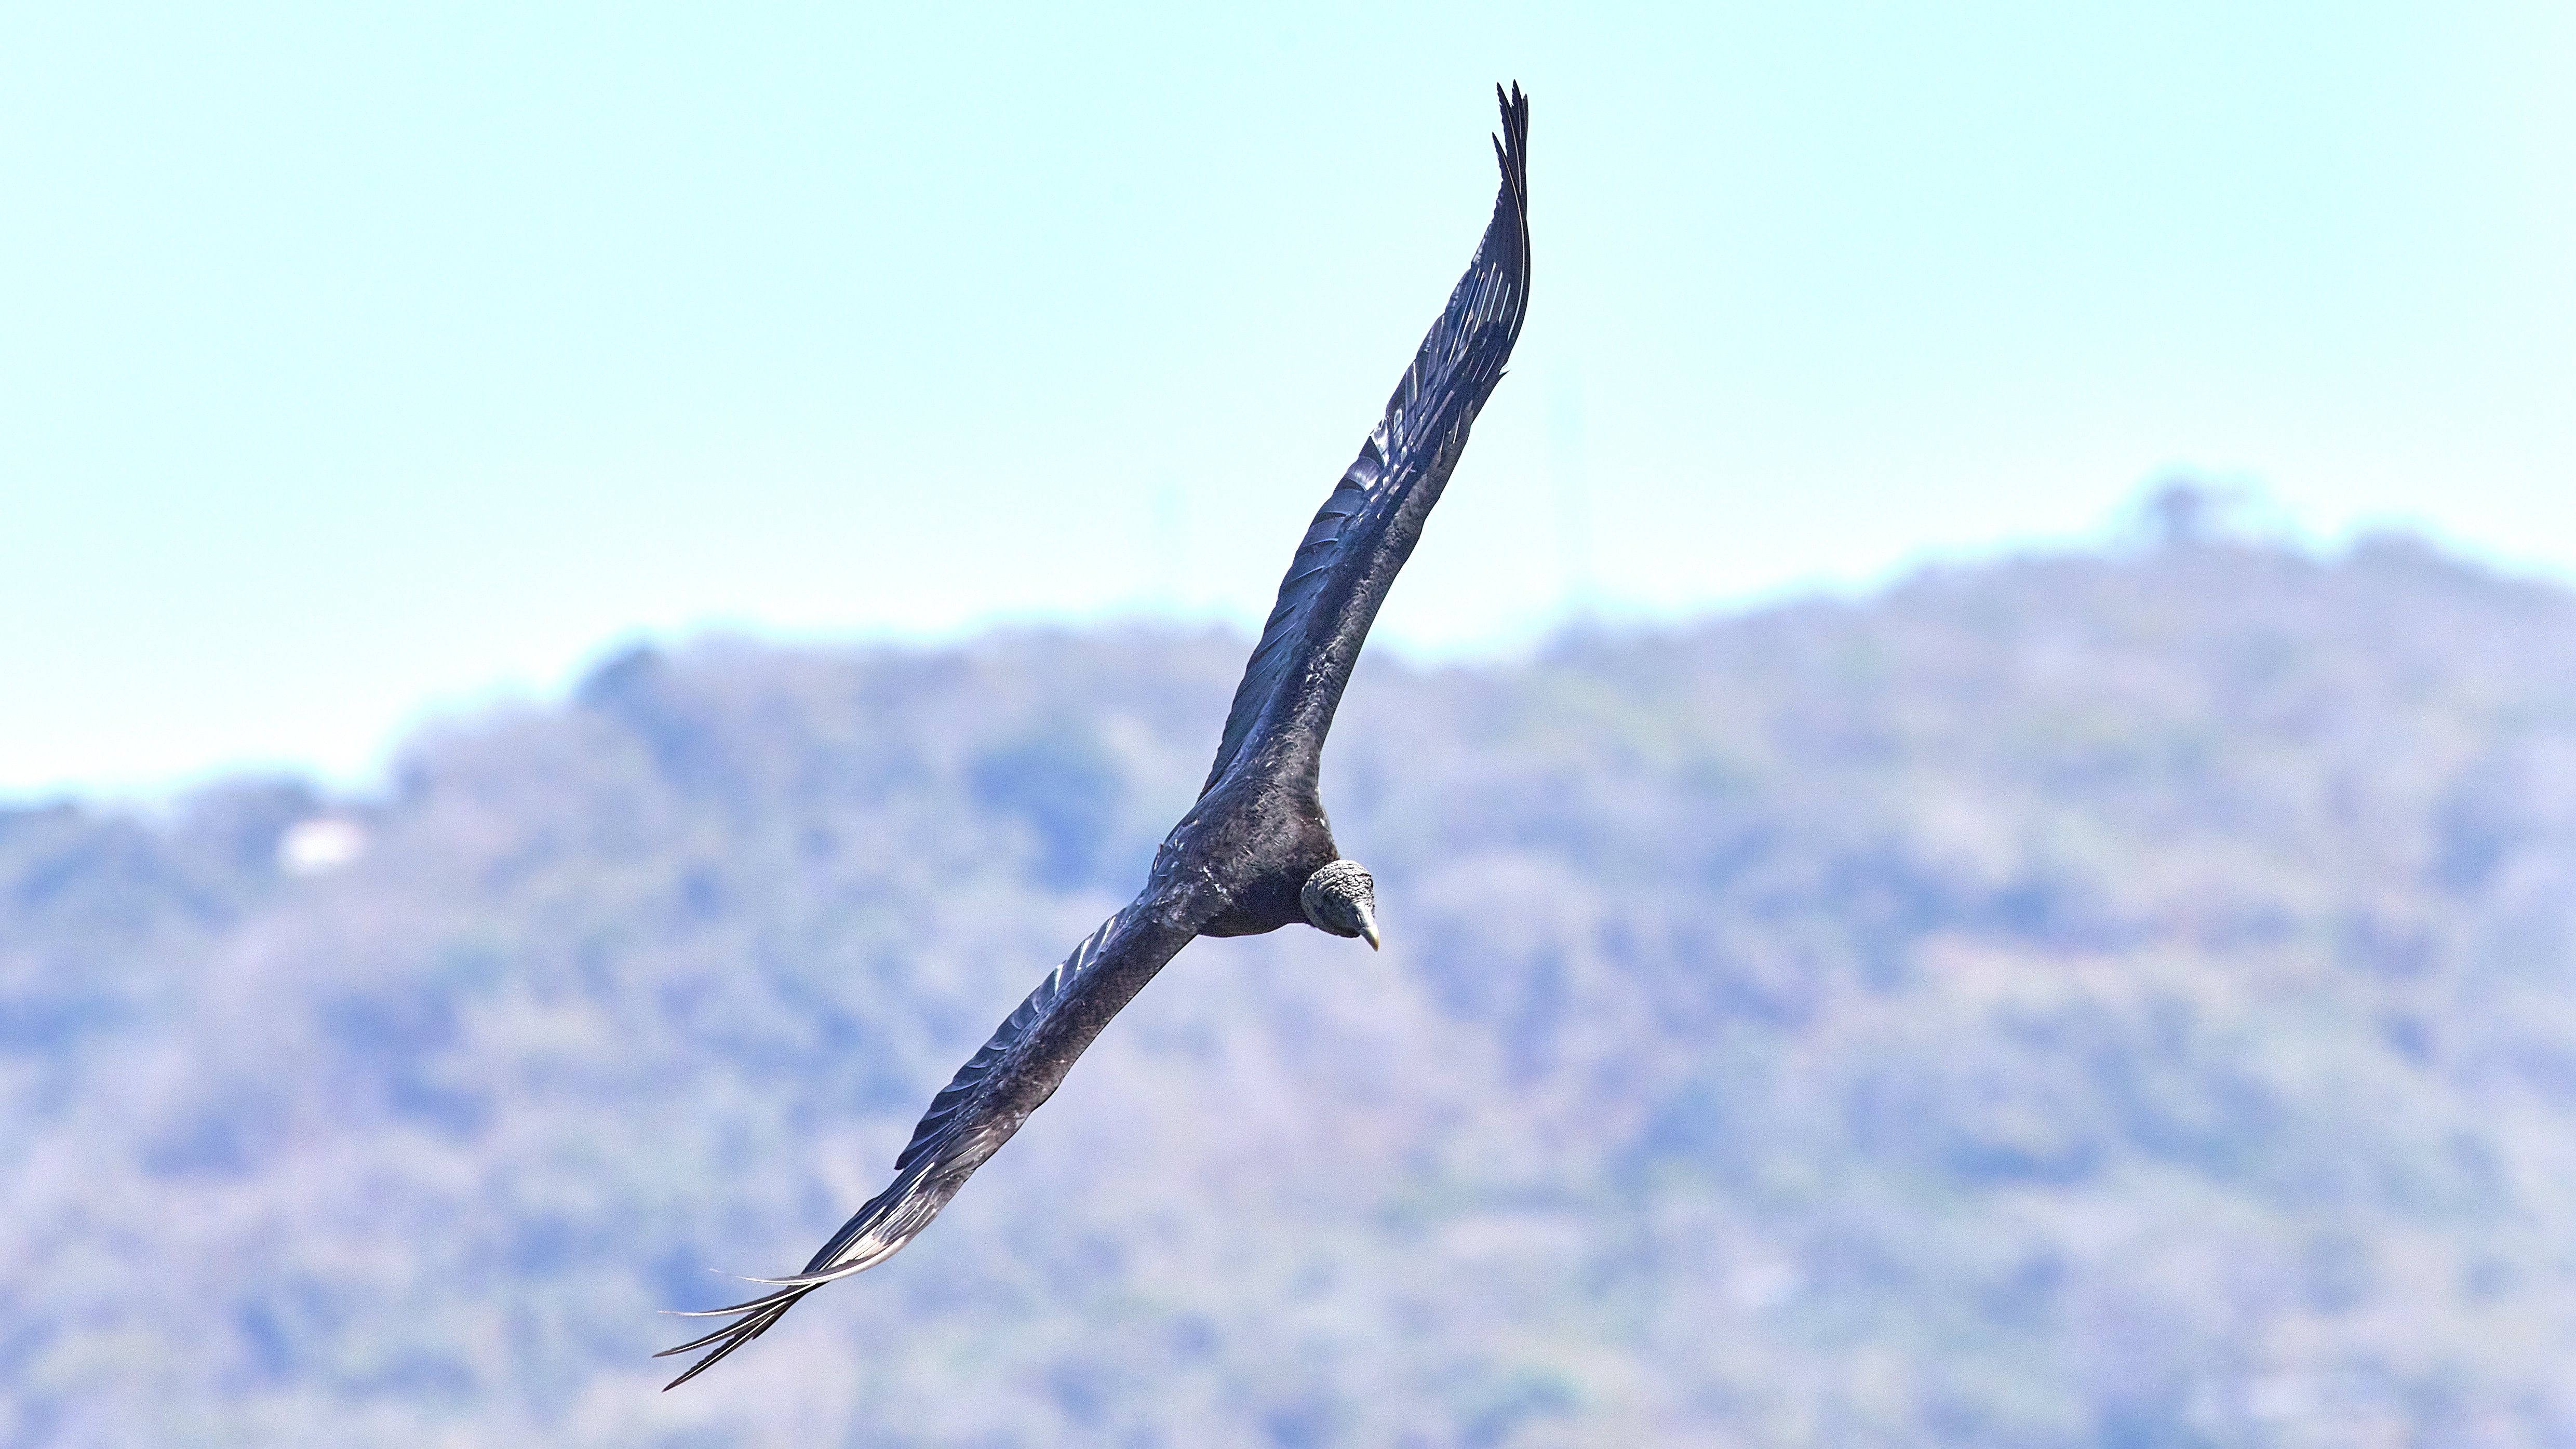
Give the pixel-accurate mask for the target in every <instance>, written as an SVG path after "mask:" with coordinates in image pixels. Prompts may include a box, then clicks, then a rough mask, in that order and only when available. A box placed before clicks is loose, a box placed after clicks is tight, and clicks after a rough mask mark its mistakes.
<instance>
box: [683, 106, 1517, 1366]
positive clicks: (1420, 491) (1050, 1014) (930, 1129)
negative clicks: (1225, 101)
mask: <svg viewBox="0 0 2576 1449" xmlns="http://www.w3.org/2000/svg"><path fill="white" fill-rule="evenodd" d="M1497 95H1498V96H1501V93H1500V92H1499V91H1498V92H1497ZM1501 99H1502V110H1503V135H1502V136H1501V137H1500V138H1498V139H1497V140H1496V142H1495V147H1494V149H1495V155H1496V158H1497V160H1498V161H1499V162H1500V163H1501V166H1502V172H1503V185H1502V191H1501V194H1500V195H1499V196H1497V197H1496V199H1495V202H1494V219H1493V221H1492V223H1491V224H1490V225H1489V226H1487V228H1486V230H1485V236H1484V240H1483V242H1482V243H1481V244H1480V245H1479V246H1478V248H1477V250H1476V257H1475V260H1474V261H1473V262H1471V263H1470V264H1469V265H1468V268H1467V273H1466V275H1465V276H1464V277H1462V278H1460V279H1459V282H1458V286H1457V288H1456V290H1454V291H1453V292H1452V293H1451V294H1450V297H1449V305H1448V306H1447V308H1446V309H1444V310H1443V311H1442V313H1441V316H1440V319H1439V321H1437V322H1436V323H1434V324H1433V325H1432V328H1431V331H1430V334H1429V335H1428V336H1426V337H1424V338H1423V340H1422V346H1421V348H1420V349H1419V350H1418V351H1417V352H1416V353H1415V354H1414V359H1413V365H1412V366H1411V367H1410V368H1408V369H1406V371H1405V375H1404V379H1403V381H1401V382H1400V383H1398V384H1397V386H1396V389H1395V394H1394V396H1392V397H1391V398H1389V399H1388V400H1387V407H1386V413H1385V415H1384V416H1383V417H1382V418H1381V419H1380V421H1379V423H1378V425H1377V428H1376V429H1375V430H1374V431H1373V432H1371V433H1370V435H1369V439H1368V442H1367V443H1366V444H1365V445H1363V446H1362V448H1361V449H1360V455H1359V457H1358V458H1357V459H1356V460H1355V461H1354V462H1353V463H1352V464H1351V466H1350V468H1349V469H1348V470H1346V471H1345V472H1344V473H1343V475H1342V478H1341V481H1340V482H1339V483H1337V484H1336V485H1335V486H1334V489H1333V492H1332V495H1331V496H1330V497H1329V498H1327V499H1326V500H1325V502H1324V506H1323V508H1322V509H1321V510H1319V511H1318V512H1317V513H1316V515H1315V521H1314V523H1313V524H1312V525H1310V526H1309V527H1308V528H1307V530H1306V537H1305V539H1304V540H1303V541H1302V542H1301V543H1300V544H1299V545H1298V548H1297V553H1296V556H1295V558H1294V559H1293V560H1292V561H1291V562H1290V564H1289V566H1288V575H1287V577H1286V578H1285V579H1283V580H1282V581H1281V582H1280V585H1279V602H1278V604H1277V606H1276V607H1275V608H1273V609H1272V610H1271V614H1270V618H1269V620H1268V622H1267V623H1265V624H1264V625H1263V628H1262V633H1261V641H1260V643H1259V644H1257V645H1255V646H1254V648H1253V651H1252V658H1251V660H1250V662H1249V663H1248V664H1247V665H1246V666H1245V668H1244V675H1243V682H1242V684H1241V685H1240V686H1239V687H1237V689H1236V691H1235V696H1234V705H1233V708H1232V709H1231V710H1230V711H1229V713H1228V714H1227V717H1226V724H1225V733H1224V736H1223V738H1222V740H1221V741H1220V742H1219V744H1218V746H1217V754H1216V762H1215V764H1214V766H1213V767H1211V768H1210V770H1209V771H1208V779H1207V784H1206V785H1205V786H1203V787H1202V788H1201V790H1200V793H1199V798H1198V800H1197V802H1196V803H1195V804H1193V805H1192V806H1191V807H1190V810H1189V813H1188V814H1186V815H1184V816H1182V817H1181V822H1180V823H1179V824H1178V825H1176V826H1174V827H1173V828H1172V833H1171V835H1170V836H1169V837H1167V838H1166V839H1165V840H1164V842H1163V844H1162V848H1161V849H1160V850H1158V851H1156V852H1155V856H1154V865H1153V869H1152V871H1151V872H1150V874H1149V875H1148V876H1147V878H1146V882H1145V888H1144V890H1143V891H1142V892H1141V893H1139V894H1138V895H1137V897H1136V899H1135V900H1133V901H1131V902H1129V903H1128V904H1127V906H1126V907H1125V908H1124V909H1122V910H1120V911H1119V912H1118V913H1117V914H1116V915H1114V916H1111V917H1110V918H1109V919H1108V920H1107V921H1104V922H1102V923H1101V925H1100V928H1099V929H1098V930H1096V931H1094V932H1092V933H1091V935H1090V936H1088V937H1086V938H1085V939H1084V940H1083V942H1082V944H1081V945H1079V946H1076V947H1075V948H1074V950H1073V954H1072V955H1070V956H1068V957H1066V958H1065V961H1064V964H1063V965H1061V966H1058V967H1057V968H1056V969H1055V970H1054V971H1053V972H1051V973H1049V974H1048V976H1047V978H1046V979H1045V980H1044V981H1042V982H1040V983H1039V984H1038V988H1037V989H1036V990H1035V991H1032V992H1030V993H1029V996H1028V999H1027V1000H1025V1001H1023V1002H1021V1003H1020V1006H1019V1009H1018V1010H1016V1011H1013V1012H1012V1013H1011V1015H1010V1016H1009V1018H1008V1019H1006V1020H1005V1021H1004V1022H1003V1023H1002V1025H1001V1026H1000V1027H999V1028H998V1029H996V1030H995V1031H994V1033H993V1035H992V1038H991V1040H989V1041H987V1042H986V1043H985V1044H984V1046H983V1048H982V1049H981V1050H979V1051H977V1052H976V1053H975V1055H974V1057H973V1058H972V1059H971V1060H969V1061H968V1062H967V1063H966V1065H965V1066H963V1067H961V1068H959V1069H958V1072H957V1075H956V1076H955V1078H953V1079H952V1080H951V1081H950V1082H949V1084H948V1085H947V1086H946V1087H944V1088H942V1089H941V1090H940V1092H939V1095H938V1096H937V1097H935V1098H933V1099H932V1101H931V1104H930V1110H929V1112H927V1113H926V1114H925V1115H924V1116H923V1117H922V1119H921V1123H920V1125H919V1126H918V1127H916V1128H914V1129H913V1135H912V1141H911V1143H910V1144H909V1145H907V1146H906V1147H905V1148H904V1150H903V1154H902V1155H901V1156H900V1157H898V1158H897V1159H896V1160H895V1179H894V1182H893V1184H892V1185H890V1186H889V1187H887V1188H886V1190H885V1191H884V1192H882V1193H879V1194H878V1195H877V1196H876V1197H874V1198H872V1199H870V1200H869V1201H868V1203H867V1204H866V1206H864V1207H862V1208H860V1209H859V1211H858V1213H857V1214H856V1215H855V1216H853V1217H852V1218H851V1219H850V1221H849V1222H848V1223H847V1224H845V1225H843V1227H842V1228H841V1230H840V1231H839V1232H838V1233H836V1234H834V1235H833V1237H832V1240H831V1241H830V1242H828V1243H826V1244H824V1245H823V1248H822V1251H820V1252H818V1253H816V1254H815V1255H814V1257H813V1260H812V1261H811V1262H809V1263H807V1264H806V1266H805V1271H804V1272H802V1273H800V1274H797V1275H796V1276H794V1277H791V1278H778V1279H765V1280H760V1281H764V1282H768V1283H771V1284H773V1285H774V1286H775V1288H776V1291H775V1292H772V1293H768V1294H765V1295H763V1296H761V1297H758V1298H755V1299H752V1300H751V1301H749V1302H746V1303H738V1304H735V1305H733V1306H731V1307H728V1308H719V1309H713V1310H707V1311H706V1312H705V1313H703V1314H700V1315H695V1316H706V1317H727V1318H731V1319H733V1321H732V1322H731V1323H728V1324H727V1325H726V1326H724V1327H723V1328H720V1329H718V1330H716V1331H715V1332H713V1333H710V1334H708V1335H706V1336H705V1337H703V1338H700V1339H697V1340H696V1341H694V1342H691V1343H685V1344H682V1345H680V1346H679V1347H677V1348H673V1349H668V1350H665V1354H679V1353H689V1352H692V1351H694V1350H698V1349H705V1350H707V1353H706V1356H705V1357H704V1358H702V1359H700V1360H699V1361H698V1362H697V1363H696V1364H694V1365H692V1366H691V1367H690V1369H689V1371H688V1372H687V1373H684V1374H682V1375H680V1377H678V1378H677V1379H674V1380H672V1381H671V1385H670V1386H671V1387H674V1388H676V1387H678V1386H679V1385H680V1384H683V1383H686V1382H688V1381H689V1380H690V1379H691V1378H694V1377H695V1376H697V1375H698V1374H699V1373H701V1372H703V1371H705V1370H706V1369H707V1368H708V1367H709V1366H710V1365H712V1364H714V1363H715V1362H716V1361H717V1360H718V1359H721V1358H723V1357H724V1356H725V1355H726V1354H729V1353H731V1352H732V1351H733V1350H735V1349H737V1348H739V1347H741V1346H742V1345H743V1344H745V1343H748V1342H750V1341H751V1340H752V1339H754V1338H757V1337H759V1336H760V1335H761V1334H762V1333H765V1332H767V1331H768V1329H769V1326H770V1325H771V1324H773V1323H775V1322H777V1320H778V1318H779V1315H781V1314H783V1313H785V1312H786V1311H787V1310H788V1309H789V1308H791V1307H793V1306H794V1305H795V1304H796V1303H797V1301H798V1300H800V1299H802V1298H803V1297H804V1296H805V1295H806V1294H808V1293H811V1292H813V1291H814V1290H815V1289H817V1288H819V1287H821V1286H822V1285H823V1284H825V1283H828V1282H831V1281H833V1280H834V1279H837V1278H844V1277H847V1276H849V1275H850V1274H852V1273H856V1272H859V1271H861V1270H863V1269H866V1268H870V1267H873V1266H875V1265H876V1264H878V1263H881V1262H883V1261H885V1260H886V1259H887V1258H889V1257H892V1256H893V1255H894V1254H895V1252H896V1251H898V1250H899V1249H901V1248H902V1247H903V1245H904V1244H905V1243H908V1242H910V1241H911V1240H912V1238H913V1237H914V1235H915V1234H917V1233H919V1232H920V1231H921V1230H922V1229H923V1228H924V1227H926V1226H928V1224H929V1222H930V1220H931V1219H932V1218H933V1217H935V1216H936V1215H937V1214H938V1212H939V1210H940V1209H941V1208H942V1207H944V1206H946V1205H947V1202H948V1200H949V1199H950V1198H951V1197H953V1196H955V1195H956V1193H957V1190H958V1189H959V1188H960V1187H962V1186H964V1185H965V1182H966V1179H967V1178H968V1177H970V1176H972V1175H973V1173H974V1171H975V1169H977V1168H978V1167H981V1166H983V1164H984V1162H985V1161H986V1160H987V1159H988V1158H990V1157H991V1156H992V1155H993V1154H994V1153H995V1152H996V1151H998V1150H1000V1148H1001V1146H1002V1144H1003V1143H1004V1142H1006V1141H1008V1140H1010V1137H1011V1135H1012V1134H1013V1133H1015V1132H1017V1131H1018V1130H1019V1129H1020V1126H1021V1124H1022V1123H1024V1122H1026V1121H1027V1120H1028V1118H1029V1114H1030V1113H1032V1112H1034V1111H1036V1110H1037V1109H1038V1107H1039V1106H1040V1105H1042V1104H1043V1103H1044V1102H1045V1101H1046V1099H1047V1098H1048V1097H1049V1096H1051V1095H1053V1094H1054V1092H1055V1089H1056V1087H1057V1086H1058V1085H1059V1084H1060V1083H1062V1082H1063V1080H1064V1078H1065V1074H1066V1073H1067V1072H1069V1071H1071V1070H1072V1069H1073V1063H1074V1061H1075V1059H1076V1058H1078V1057H1080V1056H1081V1055H1082V1053H1083V1051H1084V1049H1085V1048H1087V1047H1089V1046H1090V1045H1091V1043H1092V1041H1093V1039H1095V1038H1096V1037H1098V1036H1099V1035H1100V1032H1101V1029H1102V1028H1103V1027H1105V1026H1107V1025H1108V1024H1109V1019H1110V1018H1111V1017H1113V1016H1116V1015H1117V1014H1118V1012H1119V1011H1120V1009H1122V1008H1123V1007H1125V1006H1126V1005H1127V1003H1128V1002H1129V1001H1131V1000H1133V999H1135V995H1136V993H1137V992H1138V991H1140V990H1142V989H1144V986H1145V983H1146V982H1148V981H1151V980H1152V979H1153V978H1154V975H1155V973H1156V972H1159V971H1161V970H1162V969H1163V967H1164V965H1165V964H1166V963H1168V962H1169V961H1170V960H1171V959H1172V957H1174V956H1176V955H1178V954H1179V953H1180V950H1181V948H1182V947H1184V946H1187V945H1188V944H1189V943H1190V941H1191V940H1192V939H1193V938H1194V937H1198V936H1250V935H1259V934H1261V933H1263V932H1265V931H1275V930H1278V929H1279V928H1280V927H1282V926H1289V925H1296V924H1298V923H1300V922H1303V923H1305V924H1309V925H1312V926H1315V927H1316V928H1318V929H1320V930H1324V931H1327V932H1330V933H1332V934H1334V935H1339V936H1348V937H1354V938H1365V939H1366V940H1367V941H1368V942H1369V944H1370V945H1372V946H1375V945H1376V944H1377V939H1378V938H1377V924H1376V918H1375V901H1374V897H1373V893H1372V884H1371V882H1370V879H1369V876H1368V872H1367V871H1365V870H1363V869H1361V868H1360V867H1358V866H1357V865H1356V864H1354V863H1352V862H1349V861H1345V860H1343V859H1342V858H1341V854H1340V852H1339V851H1338V850H1337V849H1336V848H1335V846H1334V843H1333V830H1332V825H1331V823H1330V822H1329V821H1328V820H1327V819H1326V818H1325V815H1324V804H1323V796H1322V793H1321V790H1320V779H1321V776H1320V766H1321V762H1322V758H1323V748H1324V737H1325V735H1326V734H1327V733H1328V732H1329V731H1330V730H1331V728H1332V723H1333V714H1334V711H1335V710H1336V709H1338V708H1339V707H1340V704H1341V698H1342V690H1343V688H1344V686H1346V685H1347V684H1348V683H1349V682H1350V677H1351V666H1352V665H1353V664H1354V663H1356V662H1357V660H1358V658H1359V652H1360V647H1361V645H1362V644H1363V643H1365V642H1366V641H1367V638H1368V630H1369V625H1370V624H1371V623H1372V622H1373V621H1374V620H1375V619H1376V617H1377V610H1378V606H1379V604H1381V603H1382V602H1384V600H1385V598H1386V594H1387V590H1388V588H1389V587H1390V586H1391V585H1392V584H1393V583H1394V582H1395V576H1396V573H1397V571H1398V570H1400V569H1402V568H1403V567H1404V563H1405V560H1406V559H1407V558H1409V557H1410V556H1411V555H1412V553H1413V546H1414V543H1415V542H1416V540H1418V539H1419V538H1420V537H1421V534H1422V524H1423V520H1424V519H1425V518H1426V517H1428V516H1429V514H1430V512H1431V508H1432V505H1433V504H1435V503H1437V502H1439V500H1440V493H1441V490H1442V489H1443V488H1444V487H1445V486H1446V485H1447V483H1448V480H1449V474H1450V471H1451V470H1452V469H1453V468H1455V467H1456V466H1457V462H1458V457H1459V454H1460V452H1461V451H1462V450H1463V449H1464V448H1465V447H1466V443H1467V432H1468V428H1469V425H1470V424H1472V423H1473V422H1474V421H1475V418H1476V413H1477V411H1478V410H1479V409H1480V408H1482V407H1483V406H1484V402H1485V399H1486V398H1487V397H1488V396H1490V395H1491V394H1492V392H1493V389H1494V385H1495V383H1496V382H1498V381H1500V380H1501V377H1502V369H1503V363H1504V361H1505V360H1506V359H1507V358H1509V357H1510V355H1511V350H1512V344H1513V342H1514V341H1515V340H1517V339H1518V337H1519V335H1520V325H1521V318H1522V316H1523V314H1524V312H1525V311H1526V309H1527V307H1528V304H1529V230H1528V206H1529V201H1528V188H1527V173H1526V151H1527V146H1528V136H1529V102H1528V101H1527V99H1526V98H1524V97H1523V96H1522V95H1521V94H1520V91H1519V89H1518V88H1517V87H1515V88H1514V89H1513V90H1512V92H1511V94H1510V95H1508V96H1501Z"/></svg>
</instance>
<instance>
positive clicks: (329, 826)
mask: <svg viewBox="0 0 2576 1449" xmlns="http://www.w3.org/2000/svg"><path fill="white" fill-rule="evenodd" d="M366 853H367V832H366V831H365V830H364V829H363V828H361V827H360V826H359V824H358V822H356V821H354V820H342V819H339V818H338V817H336V816H330V815H317V816H315V817H313V818H312V819H310V820H299V821H297V822H295V823H294V824H293V825H290V826H288V827H287V828H286V833H285V834H284V835H281V836H279V837H278V838H277V864H278V867H279V869H281V870H284V871H285V872H286V873H287V874H288V875H328V874H330V873H331V872H332V871H335V870H338V869H339V868H340V867H342V866H344V865H347V864H348V863H349V862H351V861H353V860H356V859H357V858H358V857H359V856H362V855H364V854H366Z"/></svg>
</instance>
